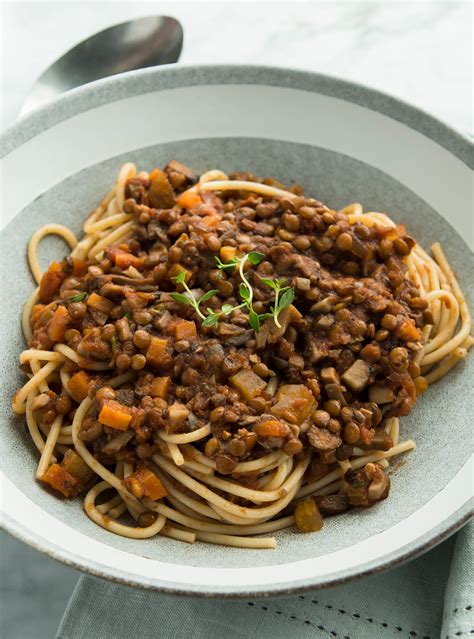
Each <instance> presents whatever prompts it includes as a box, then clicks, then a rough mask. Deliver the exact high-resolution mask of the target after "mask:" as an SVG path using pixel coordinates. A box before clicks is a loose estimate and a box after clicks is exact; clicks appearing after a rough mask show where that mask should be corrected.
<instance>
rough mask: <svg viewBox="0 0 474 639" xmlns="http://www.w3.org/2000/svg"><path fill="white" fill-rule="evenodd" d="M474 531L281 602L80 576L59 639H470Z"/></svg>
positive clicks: (472, 630)
mask: <svg viewBox="0 0 474 639" xmlns="http://www.w3.org/2000/svg"><path fill="white" fill-rule="evenodd" d="M473 532H474V525H473V524H472V523H471V524H468V525H467V526H465V528H464V529H463V530H462V531H461V532H459V533H458V535H457V536H456V537H452V538H451V539H448V540H447V541H445V542H444V543H443V544H441V545H440V546H438V547H437V548H435V549H433V550H431V551H430V552H429V553H426V554H425V555H423V556H421V557H419V558H418V559H415V560H414V561H411V562H410V563H408V564H405V565H403V566H401V567H399V568H396V569H395V570H391V571H389V572H386V573H384V574H381V575H376V576H374V577H368V578H365V579H360V580H357V581H354V582H353V583H351V584H348V585H344V586H337V587H334V588H327V589H324V590H320V591H317V592H312V593H305V594H304V595H299V596H298V595H296V596H293V597H286V598H274V599H254V600H237V601H229V600H216V599H213V600H204V599H196V598H194V599H193V598H187V597H173V596H170V595H162V594H159V593H152V592H146V591H142V590H136V589H133V588H127V587H125V586H118V585H115V584H112V583H108V582H106V581H102V580H99V579H95V578H93V577H81V578H80V579H79V581H78V584H77V586H76V589H75V591H74V593H73V595H72V597H71V600H70V602H69V604H68V607H67V609H66V612H65V614H64V617H63V620H62V622H61V625H60V627H59V629H58V632H57V635H56V636H57V639H135V638H137V639H201V638H202V639H222V638H225V639H234V638H237V639H240V638H242V639H244V638H245V639H289V638H301V639H305V638H306V637H308V638H309V637H311V638H314V637H336V638H339V639H385V638H388V637H403V638H405V637H406V638H408V639H410V638H411V637H414V638H415V639H428V638H429V639H438V638H439V637H442V639H446V638H449V639H456V637H462V638H466V637H474V628H473V625H474V624H473V618H472V608H471V605H472V604H473V598H474V597H473V588H472V575H473V570H472V568H473V566H472V564H473V556H472V543H473Z"/></svg>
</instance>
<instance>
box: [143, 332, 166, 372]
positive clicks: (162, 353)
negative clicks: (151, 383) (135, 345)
mask: <svg viewBox="0 0 474 639" xmlns="http://www.w3.org/2000/svg"><path fill="white" fill-rule="evenodd" d="M146 359H147V362H148V363H149V364H151V365H152V366H155V367H157V368H160V367H162V366H168V365H169V364H170V363H171V356H170V354H169V352H168V340H167V339H164V338H162V337H152V338H151V341H150V345H149V346H148V350H147V352H146Z"/></svg>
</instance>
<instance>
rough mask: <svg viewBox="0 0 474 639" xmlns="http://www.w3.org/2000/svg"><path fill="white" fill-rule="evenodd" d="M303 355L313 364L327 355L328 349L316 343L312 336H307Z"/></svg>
mask: <svg viewBox="0 0 474 639" xmlns="http://www.w3.org/2000/svg"><path fill="white" fill-rule="evenodd" d="M305 355H306V358H307V359H308V360H309V361H310V362H311V364H315V363H316V362H319V361H321V360H322V359H324V358H325V357H327V355H328V351H327V348H325V347H323V345H322V344H320V343H318V342H317V341H316V340H315V338H314V337H310V336H308V337H307V342H306V353H305Z"/></svg>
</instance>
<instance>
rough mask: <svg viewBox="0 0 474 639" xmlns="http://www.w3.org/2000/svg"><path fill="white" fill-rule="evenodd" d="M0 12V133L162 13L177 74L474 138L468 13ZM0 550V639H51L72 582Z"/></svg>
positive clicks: (377, 8) (257, 6)
mask: <svg viewBox="0 0 474 639" xmlns="http://www.w3.org/2000/svg"><path fill="white" fill-rule="evenodd" d="M1 10H2V20H3V25H2V39H3V43H2V48H3V56H4V59H3V65H2V103H1V117H2V126H6V125H8V124H10V123H12V122H13V121H14V119H15V117H16V115H17V113H18V111H19V109H20V107H21V104H22V102H23V100H24V98H25V97H26V95H27V93H28V90H29V88H30V87H31V85H32V84H33V82H34V80H35V79H36V77H38V75H39V74H40V73H41V72H42V71H43V70H44V68H45V67H46V66H48V64H50V63H51V62H53V61H54V60H55V59H56V58H57V57H58V56H59V55H61V54H62V53H63V52H64V51H65V50H67V49H68V48H69V47H70V46H71V45H73V44H75V43H77V42H79V41H80V40H81V39H83V38H85V37H87V36H88V35H90V34H92V33H94V32H95V31H98V30H100V29H102V28H104V27H106V26H109V25H110V24H113V23H118V22H121V21H123V20H126V19H128V18H131V17H134V16H140V15H149V14H156V13H160V14H167V15H172V16H174V17H176V18H177V19H179V20H180V21H181V23H182V24H183V27H184V32H185V42H184V48H183V52H182V55H181V60H180V61H181V62H183V63H205V62H219V63H251V64H270V65H278V66H288V67H294V68H301V69H309V70H314V71H318V72H322V73H328V74H332V75H336V76H339V77H342V78H345V79H350V80H355V81H359V82H362V83H364V84H366V85H370V86H373V87H376V88H377V89H380V90H383V91H386V92H388V93H391V94H393V95H395V96H397V97H400V98H403V99H406V100H409V101H410V102H412V103H414V104H415V105H417V106H418V107H421V108H422V109H425V110H427V111H429V112H431V113H433V114H434V115H436V116H438V117H440V118H442V119H443V120H445V121H446V122H448V123H449V124H451V125H453V126H455V127H457V128H458V129H460V130H463V131H464V132H469V133H471V134H473V133H474V127H473V121H472V98H471V85H472V67H471V64H470V54H471V50H470V49H471V43H472V27H471V20H472V5H471V4H470V3H468V2H464V3H460V2H430V1H426V2H425V1H421V0H420V1H418V2H400V3H399V2H357V1H354V0H353V1H349V2H341V3H340V2H330V3H329V2H317V3H302V2H295V3H291V4H290V3H274V2H268V3H267V2H259V3H257V2H223V1H221V2H214V3H202V2H192V3H189V2H173V3H169V2H168V3H167V2H128V3H126V2H114V1H110V2H16V3H13V2H10V3H5V4H3V5H2V7H1ZM0 544H1V545H0V560H1V566H0V567H1V571H2V575H3V578H0V600H1V607H2V610H1V617H2V619H1V621H0V624H1V625H0V635H1V636H2V637H5V639H47V638H51V637H53V636H54V632H55V629H56V628H57V625H58V623H59V620H60V617H61V614H62V611H63V610H64V608H65V606H66V603H67V600H68V598H69V596H70V594H71V591H72V588H73V585H74V583H75V581H76V579H77V576H78V573H76V572H75V571H73V570H72V569H70V568H66V567H64V566H61V565H60V564H57V563H56V562H54V561H52V560H50V559H47V558H46V557H43V556H40V555H39V554H38V553H36V552H35V551H33V550H31V549H29V548H26V547H25V546H23V545H22V544H20V542H17V541H15V540H13V539H11V538H10V537H8V536H6V535H3V536H2V537H0ZM6 576H8V578H6ZM25 611H28V614H25Z"/></svg>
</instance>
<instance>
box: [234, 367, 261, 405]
mask: <svg viewBox="0 0 474 639" xmlns="http://www.w3.org/2000/svg"><path fill="white" fill-rule="evenodd" d="M230 382H231V384H232V386H234V388H236V389H237V390H238V391H239V393H240V394H241V395H242V397H243V398H244V399H246V400H249V399H252V398H254V397H256V396H257V395H260V393H261V392H262V391H263V389H264V388H265V386H266V385H267V384H266V382H264V381H263V379H262V378H261V377H259V376H258V375H256V374H255V373H253V372H252V371H248V370H241V371H239V372H238V373H236V374H235V375H233V376H232V377H231V378H230Z"/></svg>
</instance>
